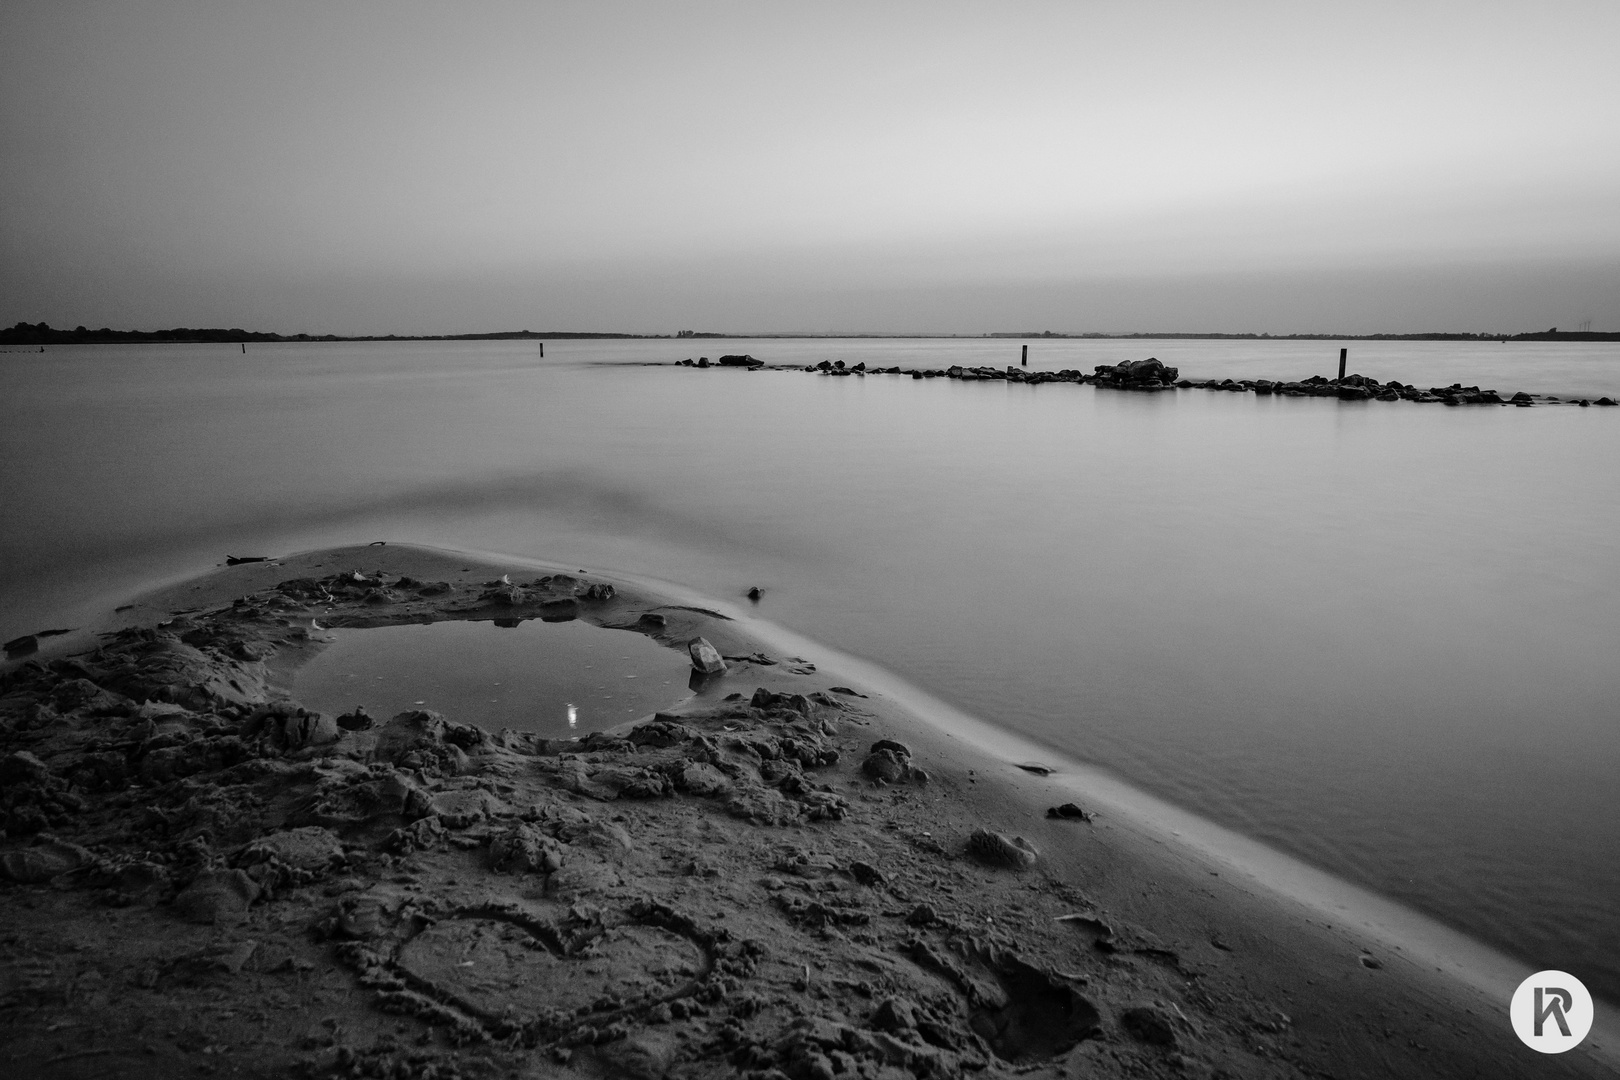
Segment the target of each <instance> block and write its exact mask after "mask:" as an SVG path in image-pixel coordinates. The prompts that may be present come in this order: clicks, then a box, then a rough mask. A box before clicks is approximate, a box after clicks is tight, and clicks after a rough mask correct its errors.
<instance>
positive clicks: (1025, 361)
mask: <svg viewBox="0 0 1620 1080" xmlns="http://www.w3.org/2000/svg"><path fill="white" fill-rule="evenodd" d="M1019 363H1021V364H1023V365H1024V366H1025V367H1029V346H1028V345H1025V346H1024V358H1023V359H1022V360H1020V361H1019Z"/></svg>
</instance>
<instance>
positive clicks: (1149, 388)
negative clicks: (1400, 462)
mask: <svg viewBox="0 0 1620 1080" xmlns="http://www.w3.org/2000/svg"><path fill="white" fill-rule="evenodd" d="M725 359H731V358H725ZM747 359H748V360H749V361H751V363H749V364H747V365H746V370H749V371H803V372H807V373H809V374H813V375H821V376H825V377H829V378H850V377H865V376H869V375H898V376H902V377H904V378H910V379H917V380H921V379H956V380H959V381H961V382H1008V383H1027V384H1029V385H1031V386H1039V385H1042V384H1044V383H1081V384H1090V385H1092V386H1097V387H1101V388H1104V389H1108V390H1125V391H1131V392H1135V393H1156V392H1161V391H1167V390H1216V391H1221V392H1224V393H1241V394H1257V395H1260V396H1262V397H1265V396H1271V395H1275V396H1279V397H1326V398H1337V399H1339V400H1340V401H1409V402H1414V403H1417V404H1425V405H1435V404H1438V405H1514V406H1518V407H1520V408H1528V407H1530V406H1532V405H1574V406H1583V407H1584V406H1589V405H1599V406H1611V405H1616V404H1620V402H1616V401H1615V400H1614V399H1613V398H1610V397H1600V398H1597V399H1595V400H1593V399H1590V398H1560V397H1558V396H1556V395H1552V394H1530V393H1526V392H1524V391H1518V392H1516V393H1513V394H1509V395H1505V396H1504V395H1503V394H1502V393H1501V392H1499V391H1497V390H1493V389H1482V388H1481V387H1478V386H1464V385H1462V384H1461V383H1453V384H1451V385H1450V386H1431V387H1427V388H1423V387H1419V386H1416V385H1413V384H1410V383H1403V382H1400V381H1398V380H1394V379H1392V380H1390V381H1388V382H1379V381H1378V380H1377V379H1374V378H1371V377H1369V376H1366V375H1346V376H1345V377H1344V378H1342V379H1329V378H1326V377H1324V376H1321V375H1313V376H1311V377H1310V378H1307V379H1203V380H1192V379H1183V378H1181V372H1180V370H1179V369H1178V368H1174V367H1169V366H1167V365H1165V364H1164V363H1163V362H1161V361H1160V360H1159V359H1158V358H1157V357H1152V356H1150V357H1148V358H1147V359H1145V360H1127V361H1124V362H1122V363H1118V364H1099V365H1097V366H1096V367H1095V368H1093V369H1092V371H1091V373H1090V374H1087V373H1085V372H1082V371H1079V370H1077V369H1074V368H1063V369H1061V370H1058V371H1030V370H1029V369H1028V368H1023V367H1012V366H1009V367H1007V368H1005V369H1002V368H996V367H966V366H963V365H960V364H957V365H952V366H950V367H944V368H902V367H868V366H867V365H866V364H865V363H858V364H854V365H847V364H846V363H845V362H844V361H842V360H823V361H821V362H820V363H818V364H810V365H806V366H803V367H800V366H798V365H773V364H767V363H765V362H764V361H761V360H755V359H754V358H753V357H748V358H747ZM676 366H678V367H703V368H707V367H710V366H711V365H709V364H708V363H707V359H706V358H705V359H704V360H702V361H692V360H681V361H678V362H677V365H676ZM727 366H734V365H727ZM735 366H743V365H735Z"/></svg>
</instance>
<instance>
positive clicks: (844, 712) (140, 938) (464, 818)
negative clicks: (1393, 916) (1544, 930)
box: [0, 546, 1613, 1080]
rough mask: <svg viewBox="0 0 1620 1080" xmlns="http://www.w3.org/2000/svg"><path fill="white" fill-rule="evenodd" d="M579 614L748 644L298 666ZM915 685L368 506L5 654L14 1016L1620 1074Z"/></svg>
mask: <svg viewBox="0 0 1620 1080" xmlns="http://www.w3.org/2000/svg"><path fill="white" fill-rule="evenodd" d="M503 578H504V579H505V580H503ZM401 579H404V580H401ZM734 614H736V613H734ZM570 617H572V618H579V619H583V620H587V621H590V622H593V623H596V624H598V625H601V626H608V627H620V628H623V629H624V632H627V633H641V634H645V635H648V636H649V637H652V638H653V639H655V640H657V641H660V642H662V643H665V644H668V645H670V646H671V647H675V648H682V649H683V650H684V648H685V646H686V643H687V642H689V641H690V640H691V639H692V638H694V637H698V636H701V637H703V638H704V639H706V640H707V641H709V642H711V643H712V644H713V645H714V647H715V648H716V649H717V650H718V651H719V653H721V654H723V655H724V656H725V657H727V658H729V659H728V660H727V667H726V670H725V671H724V672H723V673H720V674H716V675H713V676H711V677H709V678H707V679H705V680H699V681H698V682H696V683H695V689H696V693H695V695H694V696H693V697H692V698H691V699H689V700H687V701H684V702H683V703H682V704H681V705H680V707H679V708H678V709H675V710H672V711H671V712H669V713H660V714H659V715H658V716H657V718H655V719H652V720H650V721H644V722H638V723H635V724H629V725H625V726H623V727H621V728H619V729H615V730H614V731H612V732H608V733H599V734H596V735H593V736H589V737H585V738H582V739H580V740H578V741H573V740H550V741H548V740H545V739H540V738H537V737H536V736H534V735H532V734H524V733H519V732H512V731H506V732H492V731H486V730H484V729H483V728H481V727H480V726H478V725H479V717H478V716H477V715H473V714H471V713H469V714H468V715H450V716H439V715H438V714H431V713H407V714H402V715H400V716H398V717H395V718H392V719H387V718H375V719H374V720H373V719H369V718H359V717H353V716H348V717H331V716H320V715H311V714H308V713H307V712H305V711H304V710H301V709H299V708H298V707H297V704H296V703H295V702H293V701H291V700H289V699H288V696H287V693H286V689H285V688H286V687H287V686H288V685H289V684H290V674H291V673H292V672H293V671H295V670H296V669H297V667H298V666H299V665H300V664H301V663H303V662H305V661H306V660H307V659H308V658H309V657H311V656H312V655H314V654H315V653H317V652H318V651H319V650H320V649H321V648H322V646H323V640H322V639H323V636H324V635H323V633H322V629H321V628H322V627H344V626H380V625H389V624H395V623H402V622H426V621H433V620H438V619H494V618H501V619H508V620H510V619H525V618H548V619H553V620H555V619H564V618H570ZM91 631H97V632H100V633H102V634H103V635H104V636H102V637H100V638H99V639H98V638H96V637H94V636H93V635H92V633H91ZM930 713H931V708H930V706H929V704H928V703H927V702H926V701H921V702H919V699H917V698H914V697H910V698H908V697H907V696H906V695H905V694H904V693H902V692H899V691H897V690H896V689H895V688H894V687H893V686H892V685H889V684H888V683H886V682H885V680H884V679H883V678H882V677H881V674H880V673H875V672H872V671H870V670H868V669H863V667H862V666H861V665H859V664H855V663H853V662H849V661H847V660H845V659H844V658H840V657H839V656H837V654H835V653H831V652H827V651H825V650H823V652H822V653H818V652H817V651H816V648H815V646H814V645H813V644H810V643H802V644H797V645H795V643H794V642H793V641H792V640H791V639H790V638H789V636H788V635H785V634H780V633H777V634H773V633H765V632H761V631H760V628H759V627H756V626H753V625H752V624H750V623H749V622H748V621H747V620H746V619H742V618H734V617H728V615H727V614H726V613H725V612H724V611H722V610H717V609H714V608H712V607H708V606H706V605H705V604H704V603H702V602H699V601H695V600H694V598H691V597H683V596H677V595H673V594H660V593H659V592H658V591H656V590H653V589H649V588H648V587H646V586H644V585H641V584H638V583H631V582H625V581H622V580H616V579H612V578H609V577H605V576H601V575H594V574H581V573H563V572H561V571H560V570H559V568H554V567H553V568H545V567H539V566H537V565H536V564H533V563H526V562H504V561H500V560H491V559H487V558H482V557H472V556H467V555H463V554H460V553H453V552H439V551H429V550H424V549H416V548H405V547H397V546H386V547H356V548H348V549H337V550H328V551H321V552H313V553H308V554H304V555H299V556H296V557H291V558H287V559H284V560H279V561H275V562H265V563H250V564H244V565H239V566H232V567H228V568H221V569H220V570H218V571H216V572H214V573H212V574H209V575H206V576H205V577H203V578H201V579H198V580H196V581H192V582H185V583H182V584H178V585H175V586H172V587H168V588H165V589H163V590H161V591H159V592H157V593H154V594H152V595H149V596H147V597H144V598H141V599H139V600H138V601H136V602H135V603H134V604H132V605H131V606H128V607H127V608H124V609H121V610H120V611H118V612H116V613H112V614H110V615H109V621H108V623H107V624H106V625H104V626H100V627H93V628H89V629H87V630H85V631H81V632H80V633H78V634H74V635H64V636H63V637H61V638H59V639H50V640H49V641H47V642H45V643H44V648H42V651H41V652H40V653H39V654H37V655H36V656H34V657H31V658H27V659H24V660H20V661H14V662H11V663H8V664H7V665H6V674H5V676H4V682H3V683H0V805H3V809H4V811H5V814H6V817H5V825H6V831H7V837H6V839H5V841H4V850H3V851H0V877H4V878H5V879H8V880H7V883H6V884H4V885H0V918H3V920H4V926H5V930H4V932H3V933H4V937H3V939H0V958H3V969H0V970H3V972H4V976H3V977H4V980H5V982H4V986H3V988H0V1006H3V1010H0V1024H3V1026H0V1039H3V1040H4V1046H3V1048H0V1056H3V1058H4V1059H5V1060H7V1066H6V1071H7V1074H8V1075H15V1076H63V1077H67V1076H73V1077H92V1076H95V1077H103V1076H104V1077H113V1076H174V1075H181V1074H193V1073H204V1074H213V1073H218V1074H228V1075H290V1074H299V1073H302V1074H304V1075H315V1076H325V1075H376V1076H456V1075H460V1076H490V1077H495V1076H502V1077H505V1076H541V1075H545V1076H553V1075H556V1076H569V1075H575V1074H578V1075H582V1076H607V1075H614V1076H618V1075H623V1076H629V1077H637V1078H654V1077H661V1076H666V1075H668V1076H674V1077H699V1076H703V1077H707V1076H729V1075H733V1074H739V1073H741V1074H747V1075H750V1076H756V1077H760V1078H762V1080H764V1078H775V1077H779V1076H783V1075H785V1076H787V1077H792V1078H794V1080H832V1078H834V1077H841V1076H849V1077H855V1076H863V1077H874V1078H875V1077H878V1076H889V1077H894V1078H899V1077H902V1076H904V1075H915V1076H935V1075H938V1076H955V1075H960V1074H962V1073H965V1072H969V1073H971V1072H986V1073H994V1074H1012V1073H1016V1074H1020V1075H1024V1074H1033V1075H1051V1076H1058V1077H1066V1076H1076V1077H1081V1076H1178V1077H1179V1076H1188V1077H1217V1076H1231V1077H1285V1076H1287V1077H1291V1076H1334V1077H1358V1076H1366V1077H1375V1076H1376V1077H1387V1076H1403V1077H1407V1076H1409V1077H1448V1076H1457V1077H1464V1076H1470V1077H1471V1076H1521V1075H1522V1076H1602V1075H1611V1074H1612V1069H1613V1065H1612V1059H1610V1058H1609V1057H1607V1055H1608V1054H1609V1052H1610V1050H1609V1048H1608V1047H1607V1046H1606V1045H1604V1040H1603V1039H1602V1038H1600V1034H1599V1032H1598V1031H1596V1030H1594V1034H1593V1037H1592V1038H1591V1039H1589V1040H1588V1042H1587V1043H1586V1044H1585V1045H1583V1046H1582V1047H1581V1048H1579V1049H1577V1050H1576V1051H1573V1052H1571V1053H1568V1054H1565V1055H1562V1056H1560V1057H1557V1058H1550V1057H1544V1056H1542V1055H1539V1054H1536V1053H1533V1052H1532V1051H1530V1050H1528V1049H1526V1048H1525V1047H1523V1046H1522V1045H1521V1044H1520V1043H1519V1042H1518V1040H1517V1039H1516V1038H1515V1036H1514V1035H1513V1033H1512V1031H1511V1029H1510V1028H1509V1026H1508V1023H1507V1019H1506V1008H1505V1000H1504V999H1502V998H1500V997H1495V996H1492V994H1490V993H1489V992H1488V990H1487V988H1486V987H1485V986H1484V985H1482V983H1481V981H1480V980H1478V979H1475V980H1470V979H1468V978H1466V977H1462V976H1461V975H1460V973H1459V971H1457V970H1447V968H1448V963H1447V962H1445V961H1444V958H1442V962H1440V963H1434V962H1433V961H1434V960H1435V959H1436V957H1435V956H1434V955H1431V954H1430V953H1425V952H1423V951H1422V950H1420V949H1415V948H1414V949H1405V948H1397V947H1395V946H1394V945H1392V944H1391V942H1392V941H1394V940H1396V939H1395V938H1392V937H1390V936H1388V935H1385V936H1382V937H1379V936H1376V935H1369V934H1368V933H1366V932H1364V931H1365V927H1366V926H1367V925H1368V921H1367V919H1366V918H1365V917H1363V916H1362V915H1361V914H1358V913H1357V912H1355V911H1350V910H1346V911H1345V912H1344V918H1342V919H1338V920H1335V919H1332V918H1325V917H1324V916H1323V906H1324V905H1323V904H1322V903H1320V902H1318V903H1314V904H1313V903H1307V902H1304V901H1302V899H1301V896H1302V893H1301V892H1300V891H1299V890H1298V889H1294V890H1290V889H1288V888H1275V887H1272V886H1271V885H1270V884H1268V883H1267V882H1266V881H1265V880H1264V879H1263V875H1260V874H1258V873H1257V872H1256V871H1255V866H1256V865H1257V864H1256V862H1255V860H1253V859H1249V860H1247V861H1245V860H1243V859H1236V860H1235V861H1234V858H1233V857H1232V855H1231V853H1230V852H1226V853H1222V852H1220V851H1218V850H1214V849H1212V848H1211V846H1210V845H1208V844H1205V845H1202V846H1201V845H1199V844H1196V843H1190V842H1177V840H1176V839H1175V838H1174V837H1173V836H1171V835H1169V833H1170V832H1171V831H1173V830H1171V829H1169V827H1168V826H1167V825H1166V823H1165V822H1164V821H1157V822H1155V821H1153V820H1149V818H1150V817H1151V815H1143V814H1136V813H1133V812H1132V809H1131V807H1130V805H1129V799H1128V798H1127V797H1122V796H1120V795H1119V793H1118V792H1117V791H1111V790H1108V788H1107V784H1106V782H1105V780H1104V779H1103V778H1102V777H1101V776H1100V775H1094V774H1087V773H1086V772H1085V771H1084V770H1080V769H1077V768H1075V767H1073V766H1072V765H1071V764H1067V763H1062V762H1056V761H1055V760H1054V759H1051V758H1049V757H1048V758H1044V759H1043V760H1042V761H1041V762H1038V763H1037V762H1031V761H1030V760H1029V752H1028V748H1027V747H1026V746H1025V745H1024V744H1022V743H1019V742H1018V741H1017V740H1015V739H1012V738H1011V737H1005V739H1004V742H1003V743H1002V744H999V745H998V742H997V740H998V739H999V738H1001V737H1000V736H998V735H997V734H996V733H994V732H993V731H989V730H987V729H983V728H976V729H972V730H969V727H968V726H966V725H965V724H964V723H961V722H947V718H943V717H942V716H940V715H937V714H935V715H931V714H930ZM1003 746H1004V749H1005V752H998V749H1001V748H1002V747H1003ZM1037 764H1039V765H1042V766H1044V768H1030V767H1021V766H1034V765H1037ZM1047 768H1050V769H1051V770H1052V771H1051V772H1047V771H1046V769H1047ZM1065 804H1067V805H1070V806H1072V807H1073V809H1071V810H1070V811H1068V812H1067V814H1059V815H1058V816H1049V811H1052V810H1053V809H1054V808H1056V807H1060V806H1063V805H1065ZM1434 968H1441V969H1442V970H1438V971H1436V970H1434Z"/></svg>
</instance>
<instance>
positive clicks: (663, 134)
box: [0, 0, 1620, 333]
mask: <svg viewBox="0 0 1620 1080" xmlns="http://www.w3.org/2000/svg"><path fill="white" fill-rule="evenodd" d="M1617 42H1620V4H1617V3H1615V2H1613V0H1598V2H1591V3H1557V2H1547V0H1541V2H1536V3H1522V4H1500V3H1489V2H1480V0H1474V2H1468V3H1444V4H1441V3H1422V2H1414V0H1402V2H1399V3H1391V4H1387V5H1385V4H1373V3H1366V2H1361V0H1358V2H1355V3H1337V4H1332V5H1329V4H1326V3H1312V2H1306V0H1290V2H1285V3H1236V2H1234V3H1215V2H1209V0H1200V2H1187V3H1179V2H1178V3H1151V2H1140V0H1137V2H1130V3H1123V2H1122V3H1085V2H1080V0H1071V2H1067V3H1051V4H1045V3H1022V4H1019V3H985V4H950V3H940V2H930V3H918V4H901V3H889V4H885V3H873V2H863V3H850V4H841V3H812V4H806V3H799V4H787V3H767V2H753V3H739V4H677V3H610V2H603V0H591V2H588V3H578V4H574V3H545V2H541V0H527V2H519V3H484V2H476V0H459V2H454V3H423V2H408V0H388V2H378V3H351V2H342V0H319V2H313V3H298V2H275V3H252V2H230V0H207V2H185V0H145V2H143V0H121V2H116V3H115V2H110V0H102V2H95V3H79V2H73V0H44V2H38V3H35V2H28V0H0V140H3V141H0V146H3V148H4V149H3V152H0V321H3V322H4V323H5V324H8V325H9V324H10V323H12V322H15V321H17V320H19V319H26V320H28V321H31V322H37V321H41V320H43V321H46V322H49V323H51V324H52V325H53V326H54V325H66V326H73V325H76V324H79V323H84V324H87V325H89V326H92V327H97V326H102V325H111V326H115V327H139V328H148V329H150V328H158V327H168V326H177V325H186V326H241V327H248V328H255V329H273V330H280V331H285V332H297V331H308V332H315V333H326V332H331V333H368V332H378V333H387V332H400V333H417V332H420V333H438V332H459V331H472V330H493V329H520V328H529V329H535V330H569V329H612V330H629V331H637V332H672V331H674V330H677V329H699V330H703V329H711V330H726V331H768V330H883V331H938V332H965V333H977V332H981V331H991V330H1022V329H1035V330H1044V329H1053V330H1060V331H1087V330H1105V331H1119V330H1216V331H1255V332H1261V331H1269V332H1272V333H1286V332H1290V331H1309V330H1320V331H1325V332H1347V333H1360V332H1372V331H1378V330H1394V331H1413V330H1430V329H1463V330H1482V331H1493V332H1517V331H1523V330H1537V329H1545V328H1547V327H1548V326H1552V325H1558V326H1560V327H1561V328H1565V329H1569V328H1574V327H1576V326H1577V325H1578V324H1579V323H1580V322H1581V321H1582V320H1587V319H1590V320H1592V323H1593V328H1594V329H1612V330H1620V61H1617V59H1616V44H1617Z"/></svg>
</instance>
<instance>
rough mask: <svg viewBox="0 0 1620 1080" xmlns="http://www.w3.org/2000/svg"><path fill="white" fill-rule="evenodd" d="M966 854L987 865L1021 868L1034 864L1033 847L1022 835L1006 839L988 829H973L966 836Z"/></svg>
mask: <svg viewBox="0 0 1620 1080" xmlns="http://www.w3.org/2000/svg"><path fill="white" fill-rule="evenodd" d="M967 851H968V854H969V855H971V856H973V857H974V858H975V859H977V860H979V861H980V862H982V863H985V864H986V865H989V866H1005V867H1008V868H1009V869H1014V870H1022V869H1024V868H1025V867H1028V866H1034V865H1035V859H1036V855H1035V848H1034V847H1033V846H1031V845H1030V843H1029V841H1027V840H1025V839H1024V838H1023V837H1022V836H1018V837H1014V838H1012V839H1008V838H1007V837H1005V836H1003V835H1001V834H1000V833H997V832H991V831H990V830H989V829H974V830H973V834H972V835H971V836H969V837H968V842H967Z"/></svg>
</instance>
